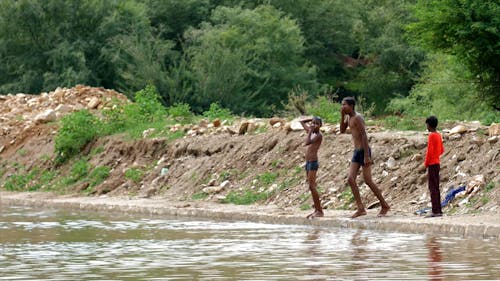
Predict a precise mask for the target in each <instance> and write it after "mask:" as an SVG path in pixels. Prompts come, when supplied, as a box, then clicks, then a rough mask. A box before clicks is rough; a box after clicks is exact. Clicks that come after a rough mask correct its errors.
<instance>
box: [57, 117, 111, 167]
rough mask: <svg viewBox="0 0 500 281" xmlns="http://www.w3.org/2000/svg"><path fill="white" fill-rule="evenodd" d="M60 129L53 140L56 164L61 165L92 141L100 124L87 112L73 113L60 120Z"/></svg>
mask: <svg viewBox="0 0 500 281" xmlns="http://www.w3.org/2000/svg"><path fill="white" fill-rule="evenodd" d="M61 123H62V127H61V128H60V129H59V131H58V132H57V135H56V138H55V151H56V154H57V157H56V162H57V163H63V162H65V161H66V160H68V159H70V158H71V157H73V156H74V155H76V154H78V153H79V152H80V151H81V149H82V148H83V147H84V146H85V145H86V144H87V143H89V142H90V141H92V140H93V139H94V138H95V137H96V136H97V135H98V134H99V131H100V128H101V127H102V123H101V122H100V121H99V119H98V118H97V117H95V116H94V115H92V114H91V113H90V112H89V111H88V110H81V111H76V112H73V113H72V114H69V115H67V116H65V117H63V118H62V120H61Z"/></svg>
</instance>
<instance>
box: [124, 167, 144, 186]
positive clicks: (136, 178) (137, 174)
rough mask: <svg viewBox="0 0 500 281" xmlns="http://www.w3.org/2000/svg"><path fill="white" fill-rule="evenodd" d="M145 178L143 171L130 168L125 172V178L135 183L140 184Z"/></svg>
mask: <svg viewBox="0 0 500 281" xmlns="http://www.w3.org/2000/svg"><path fill="white" fill-rule="evenodd" d="M143 177H144V171H142V170H141V169H137V168H130V169H128V170H127V171H125V178H126V179H128V180H130V181H133V182H134V183H136V184H137V183H139V182H140V181H141V180H142V178H143Z"/></svg>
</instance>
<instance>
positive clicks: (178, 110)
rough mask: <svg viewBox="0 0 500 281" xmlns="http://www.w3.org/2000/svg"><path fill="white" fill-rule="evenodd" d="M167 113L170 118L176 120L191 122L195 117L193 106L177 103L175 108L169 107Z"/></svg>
mask: <svg viewBox="0 0 500 281" xmlns="http://www.w3.org/2000/svg"><path fill="white" fill-rule="evenodd" d="M167 112H168V115H169V116H170V117H173V118H175V119H182V120H186V121H191V119H192V117H193V113H192V112H191V106H190V105H189V104H187V103H176V104H174V105H173V106H170V107H168V108H167Z"/></svg>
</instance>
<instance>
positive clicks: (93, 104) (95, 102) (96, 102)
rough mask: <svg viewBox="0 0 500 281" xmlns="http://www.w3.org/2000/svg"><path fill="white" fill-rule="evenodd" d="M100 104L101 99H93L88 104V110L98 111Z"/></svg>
mask: <svg viewBox="0 0 500 281" xmlns="http://www.w3.org/2000/svg"><path fill="white" fill-rule="evenodd" d="M100 103H101V100H100V99H99V98H97V97H93V98H91V99H90V101H89V102H88V103H87V108H89V109H96V108H97V106H99V104H100Z"/></svg>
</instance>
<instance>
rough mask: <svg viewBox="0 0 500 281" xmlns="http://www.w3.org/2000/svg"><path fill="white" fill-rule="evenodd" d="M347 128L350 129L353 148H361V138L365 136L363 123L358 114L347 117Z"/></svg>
mask: <svg viewBox="0 0 500 281" xmlns="http://www.w3.org/2000/svg"><path fill="white" fill-rule="evenodd" d="M349 128H350V129H351V135H352V142H353V143H354V148H363V137H365V136H366V131H365V122H364V120H363V117H361V115H359V114H358V113H355V114H354V115H353V116H349Z"/></svg>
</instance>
